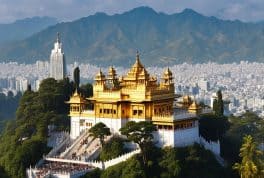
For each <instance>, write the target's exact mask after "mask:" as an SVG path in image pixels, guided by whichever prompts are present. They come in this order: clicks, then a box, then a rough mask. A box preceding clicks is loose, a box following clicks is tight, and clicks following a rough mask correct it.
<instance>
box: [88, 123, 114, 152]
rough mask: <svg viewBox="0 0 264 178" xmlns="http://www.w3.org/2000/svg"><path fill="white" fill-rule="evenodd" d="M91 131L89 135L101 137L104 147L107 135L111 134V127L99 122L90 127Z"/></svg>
mask: <svg viewBox="0 0 264 178" xmlns="http://www.w3.org/2000/svg"><path fill="white" fill-rule="evenodd" d="M89 133H90V134H89V136H91V137H93V138H94V139H96V138H98V139H99V141H100V144H101V146H102V147H103V146H104V139H105V136H109V135H111V133H110V129H109V128H108V127H107V126H106V125H105V124H104V123H102V122H99V123H97V124H95V125H94V126H93V127H92V128H90V129H89Z"/></svg>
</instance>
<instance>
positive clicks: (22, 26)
mask: <svg viewBox="0 0 264 178" xmlns="http://www.w3.org/2000/svg"><path fill="white" fill-rule="evenodd" d="M56 23H58V21H57V20H56V19H55V18H52V17H47V16H44V17H38V16H35V17H30V18H24V19H19V20H16V21H14V22H12V23H5V24H0V44H4V43H10V42H12V41H18V40H23V39H25V38H27V37H30V36H31V35H33V34H34V33H36V32H40V31H41V30H44V29H45V28H47V27H48V26H50V25H55V24H56Z"/></svg>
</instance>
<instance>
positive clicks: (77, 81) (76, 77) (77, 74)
mask: <svg viewBox="0 0 264 178" xmlns="http://www.w3.org/2000/svg"><path fill="white" fill-rule="evenodd" d="M73 79H74V84H75V88H76V89H77V90H79V85H80V69H79V67H76V68H75V69H74V71H73Z"/></svg>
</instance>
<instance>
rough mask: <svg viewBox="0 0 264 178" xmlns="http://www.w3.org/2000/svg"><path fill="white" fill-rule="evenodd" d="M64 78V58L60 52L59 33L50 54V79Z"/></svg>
mask: <svg viewBox="0 0 264 178" xmlns="http://www.w3.org/2000/svg"><path fill="white" fill-rule="evenodd" d="M65 76H66V64H65V56H64V53H63V51H62V43H61V41H60V36H59V33H58V34H57V40H56V42H55V43H54V48H53V49H52V50H51V54H50V77H52V78H55V79H56V80H62V79H63V78H64V77H65Z"/></svg>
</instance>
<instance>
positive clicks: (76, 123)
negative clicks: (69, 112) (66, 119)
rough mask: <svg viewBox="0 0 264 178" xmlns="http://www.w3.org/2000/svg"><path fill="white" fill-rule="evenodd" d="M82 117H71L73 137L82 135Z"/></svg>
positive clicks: (71, 134)
mask: <svg viewBox="0 0 264 178" xmlns="http://www.w3.org/2000/svg"><path fill="white" fill-rule="evenodd" d="M80 132H81V130H80V117H71V133H70V137H71V139H75V138H77V137H78V136H79V135H80Z"/></svg>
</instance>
